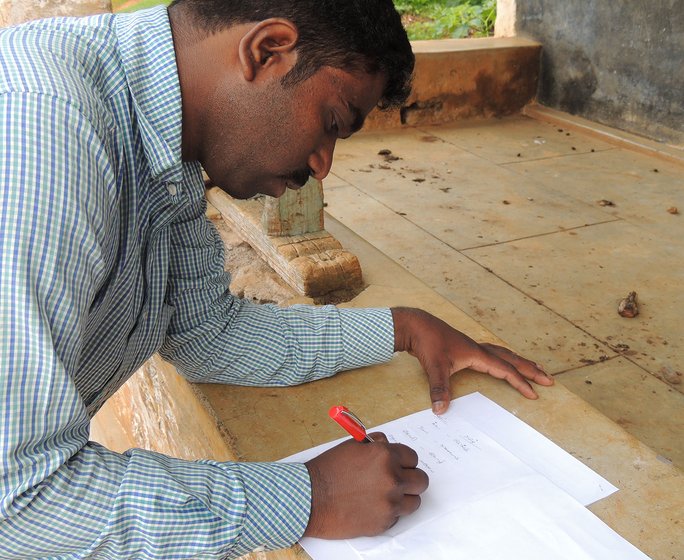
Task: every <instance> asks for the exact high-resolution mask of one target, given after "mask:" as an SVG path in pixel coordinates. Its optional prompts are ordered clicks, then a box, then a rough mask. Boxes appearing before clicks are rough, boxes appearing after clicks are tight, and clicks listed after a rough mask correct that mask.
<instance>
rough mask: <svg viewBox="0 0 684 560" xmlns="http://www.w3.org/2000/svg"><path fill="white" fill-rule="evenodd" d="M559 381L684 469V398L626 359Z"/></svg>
mask: <svg viewBox="0 0 684 560" xmlns="http://www.w3.org/2000/svg"><path fill="white" fill-rule="evenodd" d="M556 381H560V382H561V383H563V385H565V386H566V387H567V388H568V389H570V390H571V391H572V392H573V393H575V394H576V395H578V396H580V397H582V398H583V399H584V400H585V401H587V402H588V403H589V404H591V405H592V406H594V407H595V408H597V409H599V410H600V411H601V412H603V414H605V415H606V416H608V418H610V419H611V420H613V421H615V422H617V423H618V424H619V425H620V426H622V427H623V428H624V429H625V430H627V431H628V432H629V433H631V434H632V435H633V436H635V437H637V438H638V439H639V440H641V441H642V442H645V443H647V445H648V446H649V447H650V448H651V449H653V450H654V451H657V452H658V453H660V454H661V455H662V456H663V457H665V458H667V459H669V460H670V461H672V462H673V463H674V464H675V466H677V467H679V468H680V469H684V445H682V434H684V395H682V394H681V393H679V392H677V391H675V390H674V389H672V388H671V387H668V386H667V385H665V384H664V383H662V382H660V381H658V380H657V379H655V378H654V377H653V376H652V375H650V374H648V373H647V372H645V371H644V370H643V369H641V368H640V367H637V366H636V365H634V364H632V363H631V362H629V361H628V360H626V359H624V358H617V359H615V360H609V361H607V362H604V363H602V364H596V365H593V366H588V367H585V368H581V369H577V370H574V371H571V372H567V373H562V374H559V375H557V376H556ZM677 412H679V414H678V413H677Z"/></svg>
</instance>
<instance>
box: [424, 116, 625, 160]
mask: <svg viewBox="0 0 684 560" xmlns="http://www.w3.org/2000/svg"><path fill="white" fill-rule="evenodd" d="M421 130H429V132H430V134H432V135H434V136H436V137H438V138H440V139H442V140H445V141H447V142H449V143H452V144H454V145H455V146H458V147H459V148H461V149H464V150H466V151H468V152H470V153H473V154H476V155H478V156H480V157H483V158H486V159H487V160H489V161H492V162H494V163H510V162H520V161H529V160H535V159H542V158H548V157H557V156H570V155H575V154H582V153H591V152H592V150H593V151H594V152H599V151H602V150H610V149H613V146H612V145H611V144H608V143H606V142H602V141H601V140H597V139H595V138H591V137H588V136H586V135H582V134H577V133H575V132H571V131H568V130H563V129H562V128H560V127H557V126H555V125H552V124H549V123H545V122H541V121H536V120H534V119H531V118H529V117H524V116H513V117H506V118H504V119H497V120H493V119H489V120H481V121H466V122H463V123H458V124H457V125H455V126H454V125H450V126H441V127H437V126H435V127H430V128H429V129H428V128H423V127H421Z"/></svg>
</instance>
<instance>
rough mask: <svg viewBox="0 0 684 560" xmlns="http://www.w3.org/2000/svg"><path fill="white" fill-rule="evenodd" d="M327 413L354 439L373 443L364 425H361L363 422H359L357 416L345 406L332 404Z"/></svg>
mask: <svg viewBox="0 0 684 560" xmlns="http://www.w3.org/2000/svg"><path fill="white" fill-rule="evenodd" d="M328 415H329V416H330V418H332V419H333V420H334V421H335V422H337V423H338V424H339V425H340V426H342V427H343V428H344V429H345V430H346V431H347V433H348V434H349V435H350V436H351V437H353V438H354V439H355V440H356V441H368V442H370V443H373V438H371V437H370V436H369V435H368V434H367V433H366V427H365V426H364V425H363V422H361V420H359V417H358V416H356V414H354V413H353V412H352V411H351V410H349V409H348V408H347V407H346V406H342V405H340V406H333V407H331V408H330V410H329V411H328Z"/></svg>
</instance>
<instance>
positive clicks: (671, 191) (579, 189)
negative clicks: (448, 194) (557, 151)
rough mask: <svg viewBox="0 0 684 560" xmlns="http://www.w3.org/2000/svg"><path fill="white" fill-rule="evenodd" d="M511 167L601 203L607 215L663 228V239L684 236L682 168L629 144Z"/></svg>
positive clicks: (555, 189)
mask: <svg viewBox="0 0 684 560" xmlns="http://www.w3.org/2000/svg"><path fill="white" fill-rule="evenodd" d="M506 168H507V169H510V170H511V171H514V172H517V173H520V174H521V175H522V176H524V177H526V178H528V179H531V180H533V181H535V182H537V183H543V184H544V186H545V187H546V192H554V193H555V192H558V193H562V194H566V193H567V194H570V195H572V196H573V197H574V198H577V199H578V200H581V201H582V202H585V203H587V204H594V205H596V206H599V201H609V202H612V203H613V204H614V206H603V207H602V210H603V212H605V214H606V216H610V217H616V218H622V219H625V220H628V221H629V222H631V223H633V224H635V225H638V226H640V227H643V228H645V229H648V230H650V231H653V232H654V233H659V234H664V236H665V238H664V239H663V241H664V242H666V240H667V238H672V237H674V236H677V237H679V238H682V237H684V219H682V215H681V214H679V215H676V214H671V213H670V212H668V210H669V209H671V208H673V207H674V208H677V209H678V210H679V211H680V212H682V213H684V170H682V168H681V167H678V166H676V165H674V164H671V163H667V162H664V161H659V160H657V159H654V158H651V157H648V156H645V155H643V154H639V153H636V152H633V151H629V150H623V149H616V150H608V151H605V152H597V153H593V154H582V155H577V156H574V157H562V158H552V159H545V160H539V161H530V162H523V163H513V164H509V165H507V166H506Z"/></svg>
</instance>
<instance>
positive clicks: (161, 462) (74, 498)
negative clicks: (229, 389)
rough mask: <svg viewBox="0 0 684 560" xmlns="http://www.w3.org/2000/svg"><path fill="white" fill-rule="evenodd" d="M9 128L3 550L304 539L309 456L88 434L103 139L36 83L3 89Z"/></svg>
mask: <svg viewBox="0 0 684 560" xmlns="http://www.w3.org/2000/svg"><path fill="white" fill-rule="evenodd" d="M0 137H1V138H2V150H1V151H0V213H1V214H2V219H1V220H0V403H1V407H2V408H0V410H1V412H0V440H1V441H2V445H0V474H1V477H0V557H1V558H7V559H10V558H37V557H41V558H42V557H59V558H65V559H67V558H85V557H88V558H136V559H171V558H226V557H229V558H230V557H233V558H234V557H237V556H240V555H242V554H244V553H247V552H249V551H251V550H253V549H255V548H257V547H260V546H263V545H266V547H267V548H277V547H281V546H287V545H290V544H292V543H294V542H295V541H296V540H297V539H298V538H299V537H300V536H301V535H302V533H303V531H304V528H305V526H306V522H307V520H308V516H309V510H310V489H309V486H310V482H309V477H308V473H307V471H306V467H305V466H304V465H301V464H294V465H284V464H283V465H280V464H269V463H254V464H241V463H218V462H212V461H197V462H188V461H181V460H177V459H173V458H170V457H166V456H163V455H160V454H156V453H152V452H148V451H144V450H139V449H135V450H130V451H128V452H126V453H124V454H117V453H113V452H111V451H109V450H107V449H105V448H103V447H102V446H100V445H98V444H95V443H92V442H89V441H88V427H89V418H88V415H87V412H86V407H85V404H84V402H83V400H82V399H81V396H80V394H79V392H78V390H77V387H76V384H75V381H74V379H76V373H77V371H78V368H79V360H80V356H81V355H80V349H81V346H82V341H83V333H84V332H85V331H86V320H87V319H86V318H87V316H88V310H89V308H90V305H91V303H92V301H93V299H94V297H95V296H96V290H97V286H98V284H99V283H100V282H102V279H103V274H106V271H105V270H103V269H102V259H101V258H99V257H98V255H99V252H100V251H101V249H102V247H101V244H100V243H99V242H98V235H99V234H100V233H99V231H100V230H105V229H106V228H104V225H103V223H102V221H101V220H102V219H103V215H104V216H106V215H107V212H105V211H104V209H103V208H102V207H101V206H99V204H100V203H101V202H102V201H99V202H98V198H97V197H98V194H101V195H102V196H104V197H105V198H106V196H105V195H106V192H107V190H108V188H110V187H111V185H112V184H111V183H108V182H107V181H108V178H107V177H108V175H107V174H108V173H111V169H110V167H109V163H108V162H107V155H106V150H105V148H104V147H103V146H104V144H103V140H102V139H101V137H100V135H98V134H97V133H96V131H95V128H94V127H93V126H92V124H91V123H90V122H89V121H88V119H86V118H84V116H83V114H82V113H81V112H80V111H79V110H78V109H76V108H74V107H73V106H71V105H70V104H68V103H66V102H63V101H61V100H59V99H57V98H53V97H50V96H41V95H37V94H30V93H22V94H2V95H0ZM112 180H113V179H112Z"/></svg>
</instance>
